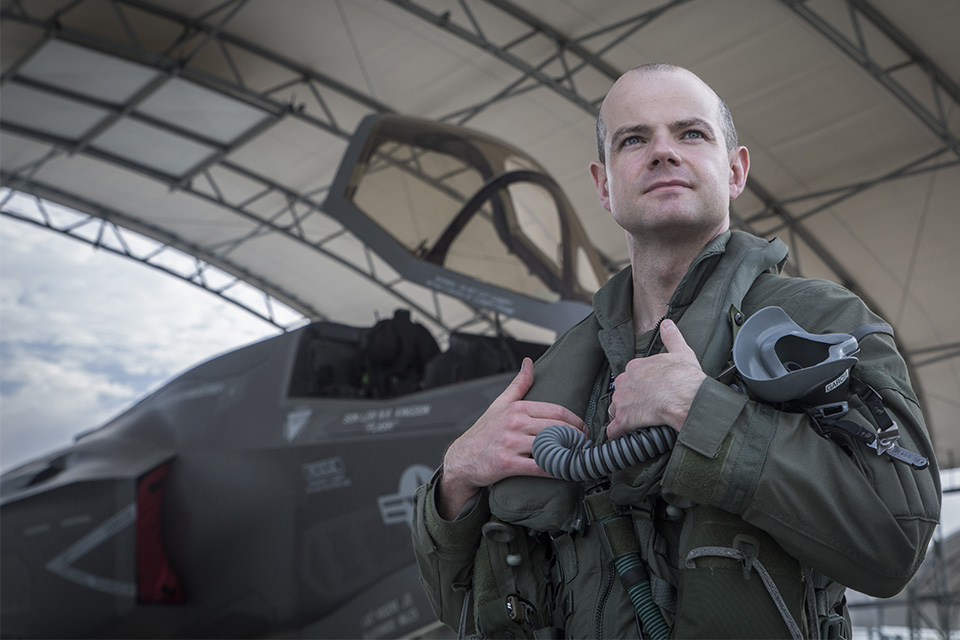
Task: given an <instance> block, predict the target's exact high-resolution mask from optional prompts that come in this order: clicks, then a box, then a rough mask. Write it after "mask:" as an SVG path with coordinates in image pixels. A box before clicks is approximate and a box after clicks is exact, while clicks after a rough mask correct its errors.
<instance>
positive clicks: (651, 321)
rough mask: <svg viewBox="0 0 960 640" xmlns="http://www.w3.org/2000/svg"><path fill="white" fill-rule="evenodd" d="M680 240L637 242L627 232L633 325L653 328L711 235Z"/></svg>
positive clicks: (645, 328)
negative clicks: (701, 238)
mask: <svg viewBox="0 0 960 640" xmlns="http://www.w3.org/2000/svg"><path fill="white" fill-rule="evenodd" d="M717 235H719V234H713V235H711V236H710V237H709V238H705V239H703V240H702V241H701V240H696V241H687V242H682V243H662V242H640V241H637V239H636V238H634V237H633V236H631V235H630V234H627V244H628V248H629V250H630V264H631V266H632V267H633V327H634V331H635V332H636V333H638V334H639V333H643V332H644V331H649V330H650V329H653V328H654V327H655V326H656V325H657V323H658V322H659V321H660V320H661V319H662V318H663V317H664V316H665V315H666V313H667V306H668V304H669V302H670V298H671V297H672V296H673V293H674V291H676V289H677V286H678V285H679V284H680V281H681V280H682V279H683V276H684V275H686V273H687V270H688V269H689V268H690V264H691V263H692V262H693V260H694V259H695V258H696V257H697V256H698V255H699V254H700V252H701V251H703V248H704V247H706V246H707V245H708V244H709V243H710V241H711V240H713V238H715V237H716V236H717Z"/></svg>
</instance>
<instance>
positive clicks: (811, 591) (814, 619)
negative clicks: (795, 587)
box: [800, 563, 826, 640]
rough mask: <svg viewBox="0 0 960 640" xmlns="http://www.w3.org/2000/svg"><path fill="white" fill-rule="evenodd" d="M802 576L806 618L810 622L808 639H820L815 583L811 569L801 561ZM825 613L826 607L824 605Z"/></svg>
mask: <svg viewBox="0 0 960 640" xmlns="http://www.w3.org/2000/svg"><path fill="white" fill-rule="evenodd" d="M800 568H801V569H802V570H803V577H804V578H806V580H807V589H806V591H807V620H808V621H809V622H810V640H820V611H819V608H818V607H817V604H818V603H817V593H816V591H817V590H816V585H815V584H814V582H813V569H811V568H810V567H809V566H807V565H805V564H803V563H801V564H800ZM824 613H826V607H824Z"/></svg>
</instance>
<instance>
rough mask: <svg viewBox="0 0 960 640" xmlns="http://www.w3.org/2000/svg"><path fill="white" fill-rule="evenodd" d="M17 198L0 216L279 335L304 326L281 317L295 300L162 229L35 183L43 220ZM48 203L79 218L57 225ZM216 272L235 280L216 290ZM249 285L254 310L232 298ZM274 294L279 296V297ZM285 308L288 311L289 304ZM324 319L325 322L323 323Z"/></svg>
mask: <svg viewBox="0 0 960 640" xmlns="http://www.w3.org/2000/svg"><path fill="white" fill-rule="evenodd" d="M11 177H12V176H10V174H8V173H7V172H3V173H2V174H0V178H2V181H3V182H4V184H6V183H7V181H8V179H10V178H11ZM12 181H14V182H16V181H19V178H12ZM16 193H17V192H16V191H14V190H13V189H10V190H9V191H8V192H7V194H6V195H5V197H4V198H3V200H2V201H0V214H2V215H4V216H6V217H9V218H11V219H14V220H20V221H23V222H27V223H30V224H34V225H37V226H39V227H42V228H44V229H49V230H50V231H56V232H57V233H60V234H62V235H65V236H67V237H69V238H73V239H74V240H78V241H80V242H85V243H87V244H89V245H91V246H93V247H94V248H96V249H102V250H104V251H108V252H110V253H113V254H114V255H118V256H122V257H124V258H128V259H130V260H134V261H136V262H140V263H141V264H144V265H147V266H149V267H153V268H154V269H157V270H159V271H162V272H164V273H166V274H168V275H171V276H173V277H175V278H179V279H180V280H183V281H184V282H187V283H189V284H192V285H194V286H196V287H199V288H201V289H203V290H204V291H207V292H209V293H212V294H214V295H215V296H218V297H220V298H222V299H223V300H226V301H227V302H229V303H231V304H233V305H236V306H238V307H240V308H241V309H243V310H245V311H247V312H249V313H252V314H253V315H255V316H257V317H258V318H260V319H261V320H264V321H266V322H269V323H270V324H272V325H274V326H275V327H277V328H278V329H282V330H284V331H287V330H289V329H292V328H295V327H298V326H300V325H301V324H303V320H302V318H300V317H297V318H294V319H293V320H292V321H289V320H288V321H284V320H282V319H281V318H279V317H278V316H277V313H276V305H277V304H278V303H279V302H280V297H281V296H282V297H283V298H285V299H287V300H291V299H296V298H295V297H294V296H293V295H292V294H290V293H287V292H283V291H275V290H274V289H273V287H272V286H271V285H270V284H269V283H267V282H264V281H263V280H261V279H260V278H258V277H257V276H256V275H255V274H252V273H250V272H249V271H246V270H244V269H243V268H241V267H238V266H236V265H230V264H226V263H224V261H223V260H222V259H219V258H213V257H211V256H210V255H209V254H208V252H207V251H206V250H205V249H204V248H203V247H200V246H198V245H195V244H192V243H189V242H186V241H184V240H183V239H181V238H177V237H175V236H172V235H170V234H168V233H167V232H165V231H163V230H162V229H157V228H148V227H147V226H146V225H144V224H143V223H142V222H139V221H137V220H131V219H130V218H129V217H128V216H127V215H126V214H124V213H123V212H120V211H116V210H114V209H107V208H106V207H103V206H102V205H99V204H97V203H95V202H90V201H84V200H80V199H78V198H77V197H76V196H75V195H73V194H69V193H66V192H63V191H60V190H58V189H56V188H54V187H51V186H49V185H42V184H40V183H36V182H32V183H31V184H30V189H29V193H30V194H31V195H32V197H33V198H34V199H35V201H36V205H35V206H36V209H37V212H38V213H39V214H40V215H39V218H38V217H36V216H31V215H28V214H26V213H24V212H22V211H19V210H18V208H17V207H16V206H15V201H14V198H13V196H14V195H15V194H16ZM25 193H26V192H25ZM47 199H49V200H50V201H53V202H56V203H57V204H60V205H63V206H69V207H70V208H72V209H74V210H75V211H76V212H77V216H76V217H75V218H71V219H70V220H59V221H58V220H56V219H54V217H53V216H51V215H50V214H49V213H48V211H47V206H46V203H45V200H47ZM87 212H92V213H87ZM91 230H92V232H91ZM141 231H142V233H141ZM131 233H136V234H138V235H141V236H143V237H147V238H150V239H152V240H154V241H156V242H157V244H156V245H155V246H153V247H151V248H150V250H149V251H135V250H134V249H132V248H131V245H132V244H134V243H133V242H131V238H129V237H128V236H129V234H131ZM111 237H112V239H113V241H112V242H111V241H110V239H109V238H111ZM161 239H162V240H161ZM171 254H172V255H174V256H175V257H178V256H187V257H189V258H190V259H192V261H193V266H192V269H191V270H180V269H175V268H173V267H171V266H168V265H167V264H165V262H166V260H165V258H166V257H168V256H170V255H171ZM214 262H216V264H217V266H216V267H214ZM212 268H216V269H217V270H218V271H220V272H221V273H223V274H225V275H228V276H230V278H229V279H228V280H227V281H226V282H225V283H222V284H214V283H213V282H212V281H211V278H210V273H209V272H210V271H211V269H212ZM244 284H246V285H249V286H250V287H251V288H252V290H254V291H256V292H257V294H258V297H259V298H260V299H261V302H262V305H260V306H254V305H253V304H252V303H250V302H246V301H243V300H241V299H239V298H235V297H233V296H231V293H232V292H233V291H234V290H235V289H237V288H238V287H241V286H242V285H244ZM275 293H276V294H278V295H274V294H275ZM284 306H287V305H286V304H284ZM303 306H304V305H301V307H303ZM323 319H326V318H325V317H324V318H323Z"/></svg>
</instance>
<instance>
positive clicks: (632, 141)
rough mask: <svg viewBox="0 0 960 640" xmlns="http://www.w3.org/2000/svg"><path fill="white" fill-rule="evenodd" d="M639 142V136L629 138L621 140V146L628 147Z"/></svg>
mask: <svg viewBox="0 0 960 640" xmlns="http://www.w3.org/2000/svg"><path fill="white" fill-rule="evenodd" d="M639 142H640V136H630V137H629V138H624V139H623V146H625V147H629V146H630V145H633V144H638V143H639Z"/></svg>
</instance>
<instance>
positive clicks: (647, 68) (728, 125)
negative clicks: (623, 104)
mask: <svg viewBox="0 0 960 640" xmlns="http://www.w3.org/2000/svg"><path fill="white" fill-rule="evenodd" d="M667 71H689V69H684V68H683V67H679V66H677V65H674V64H667V63H665V62H649V63H647V64H642V65H640V66H639V67H634V68H633V69H630V71H628V72H627V73H663V72H667ZM691 73H692V72H691ZM704 84H706V83H704ZM707 86H710V85H707ZM710 90H711V91H713V95H715V96H717V107H718V109H719V116H720V129H721V130H722V131H723V139H724V140H725V141H726V143H727V151H733V150H734V149H736V148H737V144H738V140H737V128H736V127H735V126H734V124H733V114H731V113H730V108H729V107H728V106H727V103H726V102H724V101H723V98H721V97H720V94H719V93H717V92H716V91H715V90H714V89H713V87H710ZM606 137H607V128H606V126H605V125H604V124H603V118H601V117H600V109H597V156H598V157H599V158H600V162H602V163H606V153H605V151H604V141H605V139H606Z"/></svg>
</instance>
